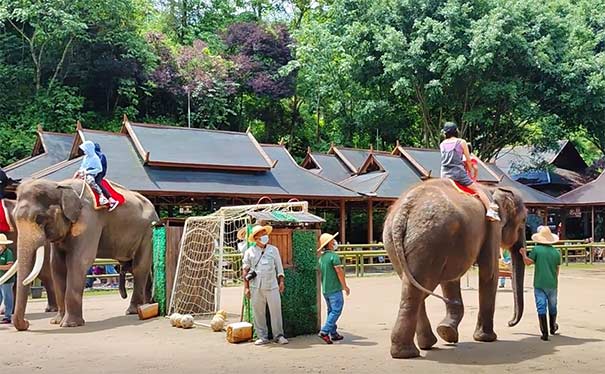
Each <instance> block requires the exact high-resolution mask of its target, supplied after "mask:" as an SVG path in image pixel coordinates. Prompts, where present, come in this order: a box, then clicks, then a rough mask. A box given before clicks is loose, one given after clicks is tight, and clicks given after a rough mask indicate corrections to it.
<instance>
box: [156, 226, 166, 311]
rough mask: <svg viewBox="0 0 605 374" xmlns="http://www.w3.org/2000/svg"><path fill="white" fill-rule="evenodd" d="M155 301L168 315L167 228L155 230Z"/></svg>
mask: <svg viewBox="0 0 605 374" xmlns="http://www.w3.org/2000/svg"><path fill="white" fill-rule="evenodd" d="M153 300H154V301H155V302H156V303H158V304H159V308H160V315H161V316H165V315H166V228H165V227H155V228H154V229H153Z"/></svg>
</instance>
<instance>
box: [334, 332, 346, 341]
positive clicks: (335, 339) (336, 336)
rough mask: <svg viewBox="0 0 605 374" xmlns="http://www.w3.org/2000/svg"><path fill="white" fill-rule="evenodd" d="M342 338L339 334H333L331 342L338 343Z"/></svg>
mask: <svg viewBox="0 0 605 374" xmlns="http://www.w3.org/2000/svg"><path fill="white" fill-rule="evenodd" d="M343 339H344V336H342V335H340V334H339V333H335V334H334V335H332V341H335V342H337V341H339V340H343Z"/></svg>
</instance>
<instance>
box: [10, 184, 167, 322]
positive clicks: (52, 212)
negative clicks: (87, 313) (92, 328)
mask: <svg viewBox="0 0 605 374" xmlns="http://www.w3.org/2000/svg"><path fill="white" fill-rule="evenodd" d="M84 183H85V182H84V181H82V180H79V179H69V180H65V181H62V182H54V181H49V180H45V179H33V180H28V181H26V182H23V183H22V184H21V185H19V187H17V205H16V207H15V209H14V215H15V220H16V226H17V231H18V233H19V237H18V246H17V256H18V258H19V266H18V273H17V298H16V302H15V313H14V315H13V325H14V326H15V328H16V329H17V330H19V331H24V330H27V329H28V328H29V321H27V320H26V319H25V309H26V306H27V288H28V284H29V283H30V282H31V281H32V280H33V278H35V277H36V276H37V273H38V272H39V271H40V268H41V264H40V263H41V261H42V259H43V256H44V246H43V244H44V243H45V242H46V241H49V242H50V243H51V267H52V273H53V279H54V283H55V292H56V296H57V304H58V307H59V311H58V313H57V315H56V316H55V317H54V318H52V319H51V324H58V325H60V326H61V327H77V326H82V325H84V323H85V321H84V318H83V316H82V296H83V292H84V286H85V280H86V271H87V270H88V268H90V266H91V265H92V264H93V262H94V260H95V258H97V257H102V258H112V259H115V260H117V261H119V262H120V263H121V264H123V265H125V266H123V267H127V268H129V270H130V271H131V272H132V274H133V276H134V291H133V294H132V297H131V300H130V306H129V307H128V309H127V310H126V314H135V313H136V312H137V307H138V306H139V305H142V304H145V303H148V302H149V301H150V299H151V288H150V286H151V277H150V273H151V263H152V235H153V225H154V224H155V223H156V222H158V221H159V218H158V216H157V213H156V211H155V208H154V206H153V204H151V202H150V201H149V200H148V199H146V198H145V197H143V196H142V195H141V194H139V193H136V192H132V191H130V190H127V189H126V188H124V187H121V186H118V185H115V189H116V191H118V192H119V193H121V194H122V195H123V196H124V198H125V202H124V203H123V204H121V205H120V206H118V207H117V208H116V209H115V210H114V211H113V212H108V211H107V210H106V209H96V208H95V203H94V200H93V196H92V193H91V192H90V190H87V189H86V186H85V185H84ZM76 191H77V192H76ZM40 252H42V254H41V253H40ZM34 255H35V262H34ZM32 263H33V265H32ZM28 274H29V275H28Z"/></svg>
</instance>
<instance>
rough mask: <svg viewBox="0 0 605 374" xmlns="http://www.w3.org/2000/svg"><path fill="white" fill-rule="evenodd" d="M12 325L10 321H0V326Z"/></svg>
mask: <svg viewBox="0 0 605 374" xmlns="http://www.w3.org/2000/svg"><path fill="white" fill-rule="evenodd" d="M11 323H12V321H11V320H10V319H8V318H3V319H2V321H0V325H10V324H11Z"/></svg>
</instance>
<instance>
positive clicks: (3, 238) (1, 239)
mask: <svg viewBox="0 0 605 374" xmlns="http://www.w3.org/2000/svg"><path fill="white" fill-rule="evenodd" d="M3 244H4V245H5V244H13V241H12V240H8V238H7V237H6V235H4V234H0V245H3Z"/></svg>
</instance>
